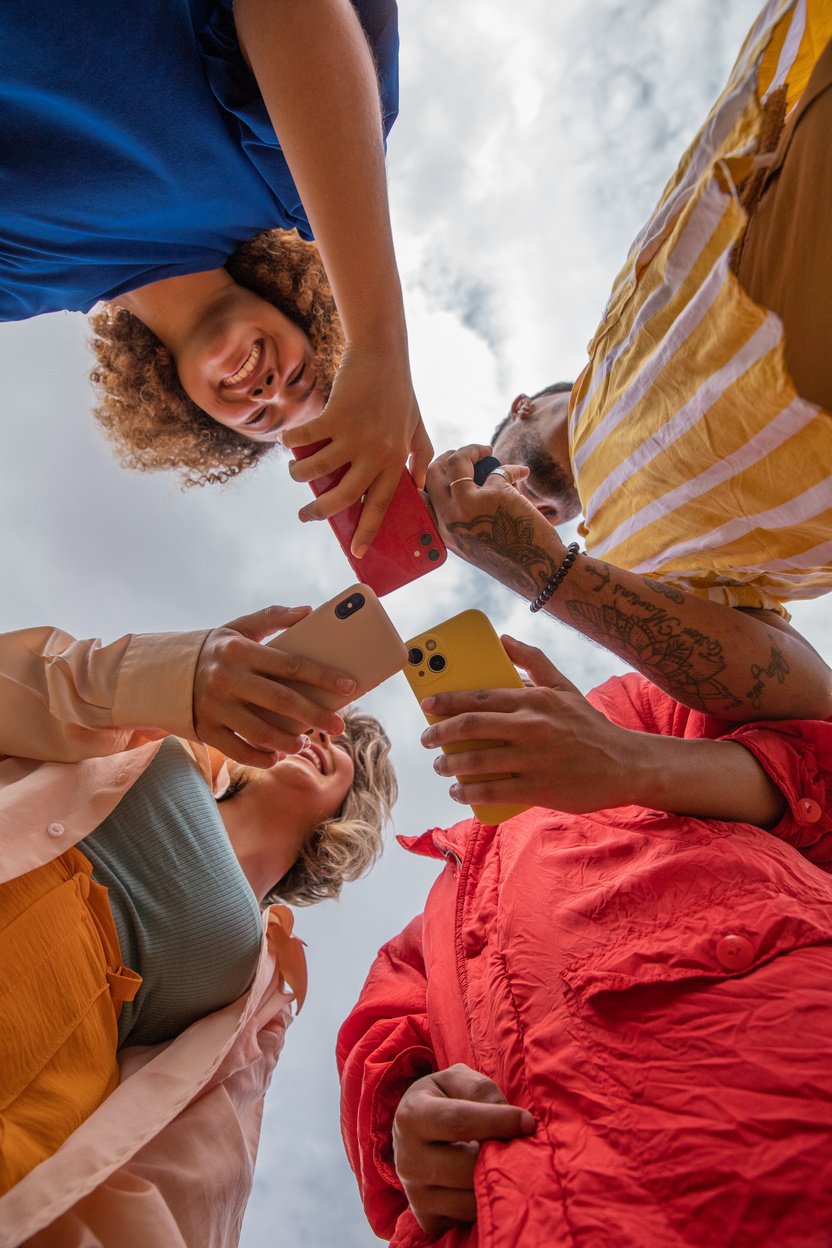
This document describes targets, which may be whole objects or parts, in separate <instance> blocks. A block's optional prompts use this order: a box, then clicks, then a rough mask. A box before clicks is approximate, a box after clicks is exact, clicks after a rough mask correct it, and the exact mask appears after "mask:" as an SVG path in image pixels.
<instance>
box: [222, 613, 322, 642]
mask: <svg viewBox="0 0 832 1248" xmlns="http://www.w3.org/2000/svg"><path fill="white" fill-rule="evenodd" d="M311 610H312V608H311V607H276V606H271V607H262V608H261V610H259V611H254V612H252V613H251V615H239V616H238V617H237V619H236V620H229V621H228V623H227V624H226V625H225V627H226V628H233V629H234V631H235V632H237V633H242V635H243V636H244V637H248V638H250V639H251V641H262V640H263V638H264V637H271V636H272V634H273V633H278V632H280V630H281V629H283V628H291V626H292V625H293V624H297V622H298V620H302V619H303V618H304V616H307V615H308V614H309V612H310V611H311Z"/></svg>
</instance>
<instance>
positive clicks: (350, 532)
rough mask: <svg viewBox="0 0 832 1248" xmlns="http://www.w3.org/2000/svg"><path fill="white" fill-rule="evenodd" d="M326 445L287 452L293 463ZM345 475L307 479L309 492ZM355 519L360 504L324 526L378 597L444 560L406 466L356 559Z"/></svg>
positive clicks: (329, 485) (442, 548)
mask: <svg viewBox="0 0 832 1248" xmlns="http://www.w3.org/2000/svg"><path fill="white" fill-rule="evenodd" d="M326 445H327V443H326V442H317V443H315V444H313V445H312V446H299V447H296V448H295V449H294V450H293V454H294V456H295V459H307V458H308V457H309V456H310V455H314V454H315V452H316V451H319V450H320V449H321V448H322V447H324V446H326ZM346 471H347V469H346V467H344V468H339V469H338V471H337V472H331V473H329V474H328V475H327V476H325V477H318V478H316V480H314V481H310V482H309V484H310V486H311V487H312V493H313V494H314V495H315V497H316V498H319V497H320V496H321V494H325V493H326V492H327V490H331V489H332V487H333V486H334V485H337V484H338V482H339V481H340V480H341V479H342V477H343V476H344V474H345V473H346ZM360 516H361V500H359V501H358V502H356V503H353V504H352V506H351V507H347V509H346V511H340V512H339V513H338V515H337V516H330V518H329V525H330V527H331V529H332V531H333V533H334V534H335V536H336V537H337V538H338V543H339V545H340V547H341V549H342V550H343V552H344V554H345V555H346V557H347V561H348V563H349V565H350V567H351V568H352V569H353V571H354V572H355V575H356V576H357V577H358V579H359V581H361V582H363V584H365V585H369V586H370V588H371V589H374V590H375V592H376V593H377V594H378V596H379V598H382V597H383V596H384V595H385V594H389V593H392V591H393V590H394V589H400V588H401V586H402V585H407V584H409V583H410V581H415V580H416V579H417V578H418V577H420V576H424V575H425V574H426V573H427V572H432V571H433V569H434V568H438V567H441V565H442V564H443V563H444V562H445V560H446V558H447V557H448V552H447V550H446V548H445V543H444V542H443V541H442V538H441V537H440V536H439V531H438V529H437V527H436V525H435V523H434V521H433V518H432V516H431V514H430V512H429V511H428V509H427V507H426V506H425V503H424V499H423V498H422V495H421V494H420V493H419V491H418V490H417V489H416V486H415V484H414V481H413V478H412V477H411V475H410V473H409V472H408V471H407V469H406V468H405V469H404V471H403V472H402V477H401V480H400V481H399V484H398V486H397V488H396V493H395V494H394V495H393V500H392V502H391V503H390V506H389V507H388V509H387V514H386V515H385V517H384V520H383V521H382V524H381V528H380V529H379V531H378V533H377V534H376V536H375V540H374V541H373V543H372V545H371V546H370V549H369V550H368V551H367V553H366V554H365V555H364V557H363V558H362V559H356V558H355V556H354V555H353V554H352V552H351V551H350V544H351V542H352V539H353V537H354V536H355V530H356V529H357V527H358V521H359V519H360Z"/></svg>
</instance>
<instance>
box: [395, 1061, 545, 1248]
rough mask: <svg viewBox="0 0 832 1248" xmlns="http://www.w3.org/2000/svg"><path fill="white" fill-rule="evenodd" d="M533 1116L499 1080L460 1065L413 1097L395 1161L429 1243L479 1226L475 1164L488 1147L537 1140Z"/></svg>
mask: <svg viewBox="0 0 832 1248" xmlns="http://www.w3.org/2000/svg"><path fill="white" fill-rule="evenodd" d="M534 1130H535V1121H534V1118H533V1117H532V1115H531V1114H530V1113H529V1112H528V1110H525V1109H520V1108H518V1107H517V1106H516V1105H509V1104H508V1102H507V1101H506V1098H505V1097H504V1096H503V1094H502V1092H501V1091H500V1089H499V1088H498V1087H497V1085H496V1083H494V1082H493V1081H492V1080H491V1079H488V1078H486V1076H485V1075H481V1074H479V1072H478V1071H476V1070H472V1069H471V1067H470V1066H465V1065H463V1064H462V1063H459V1064H458V1065H456V1066H450V1067H449V1068H448V1069H447V1070H440V1071H437V1073H436V1074H434V1075H426V1076H425V1077H424V1079H418V1080H417V1081H416V1082H415V1083H413V1084H411V1085H410V1087H409V1088H408V1090H407V1091H406V1092H405V1094H404V1096H403V1097H402V1099H401V1101H400V1102H399V1107H398V1109H397V1110H396V1116H395V1118H394V1119H393V1154H394V1157H395V1163H396V1173H397V1174H398V1176H399V1179H400V1180H401V1183H402V1187H403V1188H404V1191H405V1195H406V1196H407V1199H408V1202H409V1204H410V1207H411V1209H412V1210H413V1216H414V1217H415V1218H416V1221H417V1222H418V1223H419V1225H420V1226H421V1228H422V1230H423V1231H425V1233H426V1234H428V1235H441V1234H442V1233H443V1232H444V1231H447V1230H449V1229H450V1227H452V1226H453V1225H454V1223H457V1222H474V1221H476V1217H477V1205H476V1201H475V1199H474V1164H475V1162H476V1160H477V1153H478V1152H479V1142H480V1141H481V1140H513V1139H515V1138H516V1137H517V1136H523V1135H532V1134H533V1133H534Z"/></svg>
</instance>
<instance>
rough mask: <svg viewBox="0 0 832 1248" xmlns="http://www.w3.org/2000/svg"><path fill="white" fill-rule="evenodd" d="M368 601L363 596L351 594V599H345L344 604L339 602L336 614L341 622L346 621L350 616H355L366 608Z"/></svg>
mask: <svg viewBox="0 0 832 1248" xmlns="http://www.w3.org/2000/svg"><path fill="white" fill-rule="evenodd" d="M365 602H366V599H365V597H364V595H363V594H350V596H349V598H345V599H344V600H343V602H339V603H338V606H337V607H336V608H335V614H336V616H337V617H338V619H339V620H346V619H347V617H348V616H350V615H354V614H355V612H356V611H360V610H361V608H362V607H363V606H364V603H365Z"/></svg>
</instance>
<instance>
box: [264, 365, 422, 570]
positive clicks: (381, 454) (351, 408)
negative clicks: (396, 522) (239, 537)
mask: <svg viewBox="0 0 832 1248" xmlns="http://www.w3.org/2000/svg"><path fill="white" fill-rule="evenodd" d="M325 439H329V440H330V441H329V445H328V446H325V447H323V448H322V449H321V450H319V451H317V452H316V453H315V454H314V455H310V456H309V458H308V459H303V460H296V461H294V462H293V463H292V464H290V467H289V471H290V473H291V476H292V479H293V480H294V481H315V480H316V479H317V478H318V477H323V476H327V475H328V474H329V473H332V472H336V471H337V470H338V469H339V468H342V467H343V466H344V465H345V464H347V465H349V468H348V471H347V472H346V474H345V475H344V477H343V479H342V480H341V481H340V482H339V483H338V485H336V486H335V487H334V488H333V489H331V490H329V491H327V493H326V494H322V495H321V497H320V498H319V499H316V500H314V501H310V502H309V503H308V504H307V505H306V506H305V507H303V508H302V510H301V511H300V519H301V520H325V519H327V518H328V517H329V516H334V515H336V513H337V512H339V511H343V510H344V509H345V508H347V507H349V506H350V504H352V503H354V502H355V501H356V500H357V499H359V498H361V497H362V496H365V497H364V505H363V507H362V509H361V519H360V521H359V523H358V527H357V529H356V531H355V536H354V537H353V542H352V550H353V554H354V555H355V556H356V557H357V558H361V556H362V554H363V553H364V551H365V550H366V548H367V547H368V546H369V545H370V543H371V542H372V540H373V538H374V537H375V536H376V533H377V532H378V530H379V527H380V525H381V522H382V519H383V518H384V513H385V512H386V511H387V508H388V506H389V505H390V501H391V499H392V497H393V495H394V494H395V492H396V487H397V485H398V484H399V479H400V478H401V475H402V470H403V468H404V465H405V460H407V459H408V456H409V457H410V460H409V466H410V470H411V472H412V474H413V477H414V479H415V481H416V484H417V485H418V486H420V487H421V486H422V485H423V484H424V479H425V472H426V470H427V466H428V464H429V463H430V458H431V455H432V454H433V447H432V446H431V442H430V438H429V437H428V435H427V433H426V431H425V426H424V424H423V423H422V417H421V415H420V413H419V405H418V403H417V402H416V396H415V394H414V393H413V384H412V382H411V379H410V366H409V364H408V360H407V349H406V345H405V346H404V347H400V348H397V349H396V350H389V351H388V350H385V349H384V348H383V347H377V346H373V347H372V348H367V347H363V346H362V347H357V346H349V347H348V348H347V350H346V351H345V353H344V358H343V360H342V362H341V366H340V368H339V370H338V376H337V377H336V379H335V384H334V386H333V388H332V395H331V397H330V400H329V402H328V403H327V405H326V407H325V408H324V410H323V412H322V413H321V415H320V416H318V417H316V418H315V419H314V420H310V421H308V422H307V423H305V424H303V425H296V426H294V427H293V428H291V429H287V430H286V432H285V433H284V434H283V436H282V441H283V443H284V445H285V446H287V447H298V446H309V445H310V444H312V443H315V442H322V441H324V440H325Z"/></svg>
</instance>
